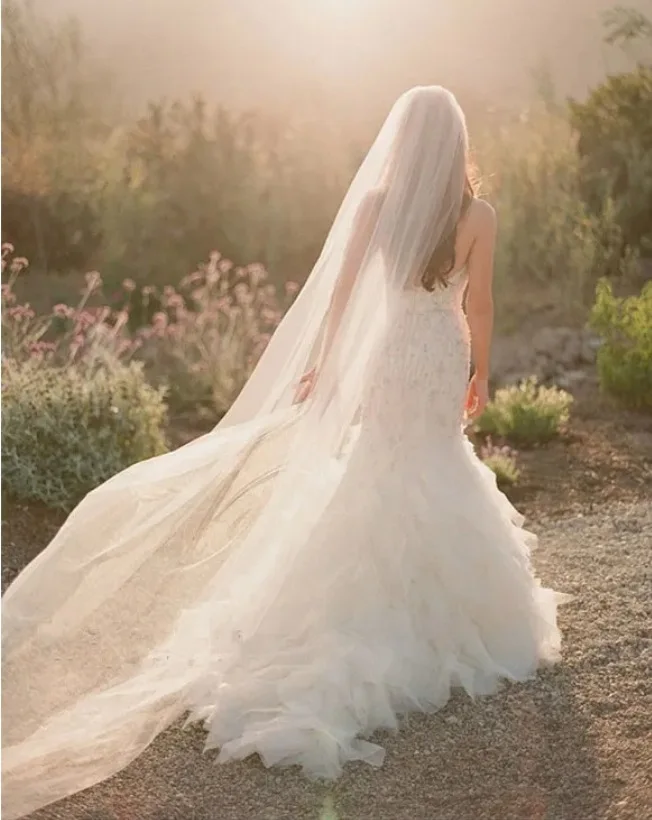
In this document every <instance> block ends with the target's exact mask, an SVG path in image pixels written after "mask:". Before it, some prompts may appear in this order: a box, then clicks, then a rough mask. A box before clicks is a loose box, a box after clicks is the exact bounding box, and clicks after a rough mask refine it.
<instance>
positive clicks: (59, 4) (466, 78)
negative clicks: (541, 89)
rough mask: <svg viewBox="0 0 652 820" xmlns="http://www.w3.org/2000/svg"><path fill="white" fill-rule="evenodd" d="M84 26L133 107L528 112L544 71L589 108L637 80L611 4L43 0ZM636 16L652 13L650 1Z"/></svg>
mask: <svg viewBox="0 0 652 820" xmlns="http://www.w3.org/2000/svg"><path fill="white" fill-rule="evenodd" d="M35 3H36V5H37V7H39V8H42V9H43V10H44V11H45V10H47V11H48V12H49V13H50V14H52V15H55V16H57V15H65V14H74V15H75V16H77V17H78V19H79V20H80V21H81V24H82V26H83V29H84V32H85V34H86V35H87V40H88V43H89V44H90V46H91V50H92V52H93V54H94V55H95V56H96V58H97V59H98V60H100V61H102V62H104V63H106V64H109V65H110V66H111V68H112V70H113V72H114V74H115V77H116V79H117V81H118V84H119V86H120V90H121V92H125V93H126V95H127V96H126V98H128V99H129V101H130V102H131V103H134V104H136V105H138V104H142V102H143V101H145V100H147V99H150V98H158V97H162V96H165V97H168V98H170V97H187V96H188V94H189V93H191V92H200V93H202V94H203V95H205V96H206V97H207V98H208V99H209V100H217V101H220V102H224V103H226V104H227V105H233V106H238V107H240V106H245V107H256V108H260V107H268V106H270V107H274V106H284V105H286V104H287V105H292V106H294V105H296V104H297V103H299V104H304V105H309V104H315V103H321V102H329V103H336V104H343V105H346V106H347V107H353V108H355V110H356V111H358V112H366V111H371V109H375V108H376V107H377V106H383V107H386V106H387V105H388V104H389V102H390V100H391V98H393V97H394V96H396V94H397V93H399V92H400V91H402V90H403V89H404V88H406V87H408V86H410V85H413V84H417V83H424V84H425V83H435V82H436V83H442V84H448V85H450V86H452V87H453V88H454V89H455V90H456V91H462V92H463V93H464V95H465V96H466V97H467V98H468V97H469V96H477V97H478V98H480V100H479V101H483V102H484V101H488V102H491V103H498V102H506V103H518V102H520V101H522V100H523V99H526V98H528V97H529V96H531V94H532V91H533V88H534V86H535V81H534V79H533V76H532V75H533V72H535V73H536V72H538V73H539V74H540V73H541V70H542V69H543V70H545V71H547V72H548V73H549V75H550V78H551V79H552V80H553V83H554V86H555V88H556V89H557V91H558V93H559V94H560V95H562V96H565V95H569V94H572V95H579V96H581V95H583V94H584V93H585V92H586V90H587V88H588V87H589V86H591V85H595V84H596V83H597V82H599V81H600V79H601V78H603V77H604V76H605V74H606V73H608V72H616V71H620V70H623V69H625V68H627V67H628V60H627V56H626V55H624V54H623V53H622V51H621V50H619V49H616V48H610V47H609V46H607V45H605V44H604V42H603V25H602V19H601V18H602V13H603V12H604V11H605V10H606V9H608V8H613V6H614V2H613V0H431V2H429V3H424V2H422V0H185V2H184V3H181V2H179V0H111V2H110V3H106V4H105V3H99V2H97V0H35ZM629 5H632V6H637V7H638V8H640V9H643V10H648V12H649V10H650V9H651V8H652V3H651V2H650V0H638V2H634V3H631V4H629Z"/></svg>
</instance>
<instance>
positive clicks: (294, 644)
mask: <svg viewBox="0 0 652 820" xmlns="http://www.w3.org/2000/svg"><path fill="white" fill-rule="evenodd" d="M362 438H364V434H363V436H362ZM370 452H371V450H370V448H369V447H368V446H366V444H365V442H364V441H359V442H358V443H357V445H356V447H355V449H354V452H353V455H352V456H351V458H350V461H349V463H348V465H347V468H346V473H345V475H344V476H343V478H342V481H341V483H340V484H339V487H338V491H337V493H336V494H335V496H334V497H333V499H332V501H331V503H330V505H329V507H328V509H327V511H326V514H325V515H324V517H323V519H322V521H323V522H324V523H323V526H322V527H321V528H320V529H319V530H318V531H317V532H316V534H315V537H314V539H313V540H312V542H311V543H310V544H309V545H308V546H307V547H306V549H305V550H304V551H303V552H302V554H301V555H300V557H299V559H298V560H297V561H296V563H295V565H294V568H293V571H292V573H291V574H289V575H288V576H287V578H286V579H285V581H284V584H283V585H282V587H281V588H280V589H279V590H278V595H277V598H276V600H275V602H274V605H273V606H272V607H271V608H267V609H266V612H265V616H264V619H263V620H262V621H257V620H256V618H255V610H256V598H255V595H256V590H255V588H252V589H251V595H252V597H251V598H247V599H245V600H241V601H238V602H237V603H236V607H237V608H239V610H240V611H231V612H230V617H229V622H230V629H229V630H228V634H225V631H224V629H223V625H224V619H223V617H222V616H223V613H222V612H221V610H220V607H219V606H215V605H214V604H212V603H211V602H210V601H207V602H206V603H205V604H204V605H203V606H202V607H200V608H198V609H197V610H196V611H194V612H188V613H186V618H187V619H188V620H186V621H184V623H183V625H182V626H181V627H180V629H181V632H183V633H185V634H192V633H193V632H194V633H195V634H199V633H204V634H205V635H206V639H207V640H208V641H209V642H210V643H211V646H212V650H211V651H212V659H211V661H210V662H209V664H208V671H207V672H206V674H204V675H203V676H202V677H201V678H200V679H199V680H198V681H197V683H196V685H195V686H194V687H192V689H191V690H190V692H189V697H188V706H189V707H190V709H191V720H202V721H203V722H204V725H205V727H206V728H207V729H208V731H209V736H208V746H213V747H219V748H220V754H219V760H220V761H227V760H232V759H240V758H244V757H246V756H248V755H250V754H253V753H258V754H259V755H260V757H261V758H262V760H263V761H264V763H265V764H266V765H268V766H271V765H276V764H284V765H286V764H298V765H300V766H301V767H303V769H304V770H305V771H306V772H307V773H308V774H309V775H312V776H322V777H336V776H337V775H338V774H339V773H340V772H341V769H342V766H343V765H344V764H345V763H346V762H347V761H352V760H365V761H367V762H368V763H370V764H372V765H376V766H378V765H381V764H382V761H383V757H384V751H383V749H382V748H381V746H380V745H378V744H377V743H373V742H370V741H369V740H367V739H366V738H368V736H369V735H370V734H371V733H373V732H374V731H375V730H377V729H391V728H395V727H396V726H397V721H398V716H399V715H400V714H402V713H405V712H408V711H413V710H418V711H431V710H434V709H437V708H439V707H441V706H442V705H443V704H445V703H446V701H447V699H448V698H449V695H450V692H451V688H453V687H463V688H464V689H465V690H466V692H468V693H469V695H471V696H476V695H484V694H488V693H491V692H494V691H495V690H496V688H497V686H498V684H499V681H500V679H501V678H506V679H509V680H516V681H522V680H525V679H527V678H528V677H530V676H531V675H533V674H534V673H535V671H536V669H537V667H538V666H539V665H540V664H542V663H548V662H554V661H556V660H557V659H558V658H559V651H560V633H559V630H558V628H557V626H556V609H557V604H558V603H560V602H561V601H563V600H564V599H565V597H566V596H563V595H560V594H558V593H555V592H553V591H552V590H550V589H546V588H544V587H542V586H541V585H540V584H539V582H538V581H537V580H536V579H535V578H534V576H533V573H532V568H531V564H530V550H531V549H532V548H533V546H534V545H535V544H536V538H535V537H534V536H533V535H532V534H531V533H529V532H528V531H526V530H525V529H523V528H522V526H521V525H522V521H523V519H522V516H520V515H519V513H517V512H516V510H515V509H514V508H513V506H512V505H511V504H510V502H509V501H508V499H507V498H506V497H505V496H504V495H503V494H502V493H501V492H500V491H499V490H498V489H497V486H496V481H495V478H494V475H493V473H492V472H491V471H490V470H489V469H488V468H487V467H486V466H485V465H484V464H482V462H481V461H480V460H479V459H478V458H477V457H476V456H475V454H474V452H473V449H472V447H471V445H470V443H469V442H468V441H467V440H466V439H465V438H464V437H463V436H462V435H459V436H458V437H457V438H456V439H450V438H449V439H442V440H441V441H440V442H436V441H435V442H434V445H433V447H432V448H428V449H426V450H424V451H422V456H421V460H420V463H415V458H414V453H411V456H410V460H409V463H407V462H404V463H403V464H401V458H400V453H399V454H398V455H397V454H396V453H394V455H392V457H391V463H389V462H388V463H387V464H385V465H383V464H382V463H380V462H379V460H378V453H377V451H376V452H374V469H375V470H376V472H375V476H374V479H373V480H369V464H368V457H369V454H370ZM362 476H365V477H366V478H367V480H366V481H365V482H364V483H361V481H360V478H361V477H362ZM193 621H194V625H193ZM254 623H255V624H256V626H255V628H253V626H252V625H253V624H254ZM181 632H180V634H181Z"/></svg>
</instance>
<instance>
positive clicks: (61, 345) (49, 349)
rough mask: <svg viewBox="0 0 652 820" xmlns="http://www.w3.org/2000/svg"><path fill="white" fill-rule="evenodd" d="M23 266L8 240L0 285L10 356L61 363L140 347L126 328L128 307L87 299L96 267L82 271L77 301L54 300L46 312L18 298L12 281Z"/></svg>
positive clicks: (94, 288) (95, 287) (96, 280)
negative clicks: (93, 303) (114, 307)
mask: <svg viewBox="0 0 652 820" xmlns="http://www.w3.org/2000/svg"><path fill="white" fill-rule="evenodd" d="M27 267H28V261H27V259H25V258H24V257H18V256H14V248H13V246H12V245H10V244H9V243H5V244H4V245H3V246H2V273H3V275H4V274H8V281H7V282H6V284H4V285H3V286H2V350H3V356H4V357H6V358H8V359H12V360H14V361H19V362H22V361H27V360H30V359H38V360H39V361H41V362H43V363H44V364H46V365H53V366H65V365H70V364H78V363H79V362H80V361H84V362H85V363H88V362H89V361H97V360H100V359H106V358H107V357H108V358H110V359H115V360H118V359H122V360H127V359H129V358H131V356H132V355H133V354H134V352H135V351H136V350H137V349H138V348H139V347H140V345H141V342H140V340H138V339H134V338H130V337H129V336H128V334H127V332H126V331H127V321H128V312H127V311H126V310H124V309H123V310H111V309H110V308H109V307H106V306H104V305H100V306H99V307H91V306H90V305H89V300H90V299H91V298H92V297H93V295H94V294H97V293H98V291H99V290H100V288H101V285H102V279H101V277H100V275H99V273H97V272H94V271H93V272H91V273H88V274H87V275H86V287H85V288H84V290H83V291H82V294H81V299H80V301H79V302H78V304H77V306H76V307H71V306H70V305H67V304H57V305H54V307H53V309H52V310H51V311H50V312H49V313H47V314H45V315H37V314H36V312H35V311H34V310H33V309H32V307H31V306H30V304H29V303H26V304H18V303H17V298H16V294H15V291H14V285H15V283H16V279H17V278H18V276H19V275H20V274H21V273H22V272H23V271H24V270H25V269H26V268H27Z"/></svg>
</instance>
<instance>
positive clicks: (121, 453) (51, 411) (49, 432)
mask: <svg viewBox="0 0 652 820" xmlns="http://www.w3.org/2000/svg"><path fill="white" fill-rule="evenodd" d="M164 420H165V405H164V402H163V396H162V393H161V392H160V391H158V390H155V389H154V388H152V387H150V386H149V385H148V384H147V383H146V382H145V379H144V377H143V373H142V367H141V366H139V365H137V364H133V363H132V364H130V365H121V364H116V365H114V366H113V367H106V366H103V367H95V368H90V367H87V368H83V367H69V368H56V367H52V366H48V365H47V364H43V362H42V361H41V360H39V359H34V360H27V361H24V362H17V361H14V360H11V359H7V360H5V362H4V365H3V384H2V467H3V486H4V489H5V490H7V491H8V492H9V493H10V494H12V495H14V496H15V497H17V498H22V499H35V500H39V501H43V502H44V503H45V504H47V505H48V506H51V507H58V508H63V509H65V510H68V509H70V508H71V507H72V506H73V505H74V504H75V503H76V502H77V501H79V500H80V499H81V498H82V497H83V496H84V495H85V494H86V493H87V492H89V491H90V490H92V489H93V488H94V487H96V486H97V485H98V484H101V483H102V482H103V481H105V480H106V479H108V478H110V477H111V476H112V475H114V474H115V473H117V472H118V471H120V470H122V469H123V468H125V467H127V466H129V465H130V464H133V463H134V462H136V461H140V460H142V459H146V458H150V457H151V456H155V455H157V454H159V453H162V452H164V451H165V439H164V435H163V424H164Z"/></svg>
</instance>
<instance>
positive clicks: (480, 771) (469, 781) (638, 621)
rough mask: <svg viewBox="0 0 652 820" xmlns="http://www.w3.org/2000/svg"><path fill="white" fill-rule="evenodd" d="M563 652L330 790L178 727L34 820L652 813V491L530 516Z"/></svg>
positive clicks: (458, 701)
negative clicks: (224, 759) (227, 752)
mask: <svg viewBox="0 0 652 820" xmlns="http://www.w3.org/2000/svg"><path fill="white" fill-rule="evenodd" d="M531 526H532V529H535V530H536V531H537V532H538V533H539V534H540V537H541V545H540V548H539V550H538V551H537V553H536V556H535V563H536V566H537V570H538V572H539V574H540V576H541V577H542V579H543V580H544V582H545V583H546V585H552V586H554V587H555V588H557V589H559V590H561V591H564V592H570V593H573V594H575V596H576V597H575V599H574V601H572V602H571V603H570V604H568V605H566V606H565V607H564V608H563V610H562V613H561V624H562V628H563V630H564V635H565V655H564V661H563V663H562V664H560V665H559V666H557V667H555V668H554V669H548V670H546V671H544V672H542V673H541V674H540V676H539V677H538V678H537V680H535V681H532V682H531V683H529V684H525V685H514V686H511V685H506V686H505V688H504V690H503V691H502V692H500V693H499V694H498V695H496V696H493V697H491V698H486V699H483V700H480V701H478V702H476V703H471V702H469V700H468V699H465V698H463V697H455V698H453V700H452V701H451V702H450V703H449V705H448V706H447V707H446V708H445V709H444V710H442V711H441V712H439V713H438V714H436V715H430V716H415V717H411V718H410V719H409V721H408V722H407V724H406V725H405V726H404V727H403V729H402V731H401V732H399V733H398V734H392V735H387V736H386V737H385V738H384V739H383V740H382V742H383V745H384V746H385V747H386V749H387V760H386V763H385V766H384V767H383V768H382V769H381V770H379V771H376V770H373V769H371V768H369V767H366V766H364V765H363V764H360V765H351V766H349V767H348V768H347V770H346V772H345V775H344V776H343V777H342V778H341V780H339V781H338V782H337V783H336V784H335V785H331V786H328V785H324V784H322V783H316V782H310V781H307V780H306V779H304V778H303V777H301V776H300V775H299V774H298V773H297V772H296V771H294V770H279V771H274V770H271V771H270V770H266V769H265V768H264V767H263V766H262V765H261V764H260V763H259V762H258V761H257V760H249V761H246V762H244V763H239V764H233V765H228V766H215V765H214V764H213V763H212V762H211V761H212V757H211V756H209V755H202V753H201V749H202V737H203V733H202V732H201V731H199V730H186V731H181V730H180V729H177V728H173V729H170V730H169V731H168V732H166V733H165V734H163V735H162V736H160V737H159V738H158V739H157V741H156V742H155V743H154V744H153V745H152V746H151V747H150V748H149V749H148V750H147V751H146V752H145V754H143V755H142V756H141V757H140V758H139V759H138V760H137V761H136V762H135V763H134V764H132V765H131V766H130V767H129V768H128V769H127V770H125V771H124V772H122V773H120V774H119V775H117V776H116V777H114V778H112V779H111V780H109V781H107V782H106V783H103V784H101V785H99V786H97V787H95V788H93V789H90V790H88V791H86V792H85V793H83V794H81V795H77V796H76V797H74V798H72V799H70V800H68V801H64V802H62V803H60V804H59V805H57V806H52V807H49V808H47V809H45V810H43V811H41V812H38V813H36V814H34V815H32V819H33V820H55V818H56V820H372V818H373V820H652V569H651V565H652V501H651V502H650V503H649V504H645V503H638V504H636V505H633V506H632V505H629V506H618V505H613V506H610V507H609V508H608V512H603V513H599V514H591V515H590V516H586V517H575V518H568V519H564V520H561V521H557V522H547V521H539V522H537V523H536V525H534V524H533V525H531Z"/></svg>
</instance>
